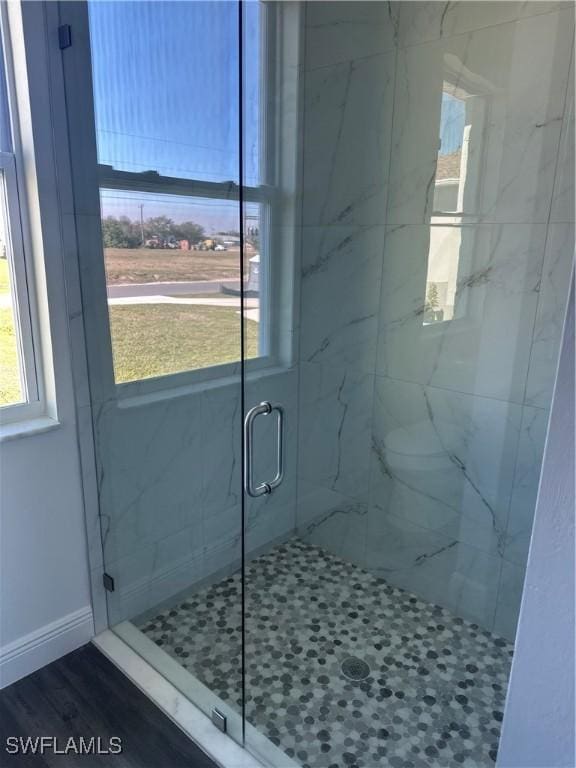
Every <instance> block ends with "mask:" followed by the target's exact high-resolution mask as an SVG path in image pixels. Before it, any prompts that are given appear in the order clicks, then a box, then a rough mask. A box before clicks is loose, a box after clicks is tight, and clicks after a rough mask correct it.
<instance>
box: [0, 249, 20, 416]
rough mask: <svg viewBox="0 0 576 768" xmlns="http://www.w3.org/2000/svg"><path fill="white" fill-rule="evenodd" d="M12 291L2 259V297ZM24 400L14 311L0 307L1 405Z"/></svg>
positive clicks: (0, 275)
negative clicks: (19, 372) (19, 370)
mask: <svg viewBox="0 0 576 768" xmlns="http://www.w3.org/2000/svg"><path fill="white" fill-rule="evenodd" d="M9 291H10V287H9V284H8V262H7V261H6V259H0V296H6V295H7V294H8V293H9ZM20 400H22V391H21V389H20V376H19V374H18V348H17V346H16V334H15V332H14V320H13V317H12V309H11V308H8V307H0V405H5V404H7V403H17V402H19V401H20Z"/></svg>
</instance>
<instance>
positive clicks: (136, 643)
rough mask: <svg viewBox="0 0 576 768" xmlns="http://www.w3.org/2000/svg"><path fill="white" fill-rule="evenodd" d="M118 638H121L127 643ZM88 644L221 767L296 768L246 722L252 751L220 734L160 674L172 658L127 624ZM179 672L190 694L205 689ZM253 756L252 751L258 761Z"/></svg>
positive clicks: (165, 676)
mask: <svg viewBox="0 0 576 768" xmlns="http://www.w3.org/2000/svg"><path fill="white" fill-rule="evenodd" d="M117 632H118V634H117ZM120 635H124V636H125V637H126V638H127V640H128V641H129V643H130V644H129V643H128V642H127V641H126V640H124V639H122V637H121V636H120ZM92 642H93V643H94V645H95V646H96V647H97V648H98V649H99V650H100V651H101V652H102V653H103V654H104V655H105V656H106V657H107V658H108V659H109V660H110V661H111V662H112V663H113V664H114V665H115V666H116V667H118V669H119V670H120V671H121V672H123V673H124V674H125V675H126V677H127V678H128V679H129V680H131V682H132V683H134V685H136V687H137V688H139V689H140V690H141V691H142V692H143V693H144V694H145V695H146V696H148V698H149V699H150V700H151V701H153V702H154V704H156V706H157V707H158V708H159V709H160V710H161V711H162V712H163V713H164V714H165V715H166V716H167V717H169V718H170V720H172V722H174V723H175V724H176V725H177V726H178V727H179V728H181V729H182V730H183V731H184V733H186V734H187V735H188V737H189V738H190V739H192V741H194V742H195V743H196V744H197V745H198V746H199V747H200V748H201V749H202V750H203V751H204V752H205V753H206V754H207V755H208V756H209V757H210V758H211V759H212V760H213V761H214V762H215V763H217V764H218V765H219V766H221V768H272V767H273V768H297V763H295V762H294V761H293V760H291V759H290V758H289V757H288V756H287V755H286V754H285V753H284V752H283V751H282V750H280V749H278V747H276V746H275V745H274V744H272V742H271V741H269V740H268V739H267V738H266V737H265V736H263V735H262V734H261V733H259V732H258V731H257V730H256V728H254V726H252V725H250V723H246V741H247V743H248V744H250V746H251V749H252V751H249V750H248V749H246V748H244V747H242V746H241V745H240V744H239V743H237V742H236V741H234V739H233V738H231V736H229V735H227V734H225V733H222V732H221V731H220V730H218V728H216V726H215V725H214V724H213V723H212V721H211V720H210V718H209V717H208V716H207V715H206V714H205V713H204V712H203V711H202V710H201V709H199V708H198V707H197V706H196V705H195V704H193V702H192V701H191V699H190V698H189V697H188V696H186V695H185V694H184V693H182V691H180V690H178V688H176V686H175V685H173V684H172V683H171V682H170V681H169V679H167V678H168V677H169V676H170V674H162V673H163V672H166V673H169V672H170V671H171V670H168V669H167V670H164V669H163V666H164V664H165V663H166V662H167V661H168V662H170V661H171V659H169V657H167V656H166V654H164V653H163V651H162V650H161V649H160V648H158V647H157V646H155V645H154V644H153V643H151V642H150V641H149V640H148V639H147V638H146V637H144V635H143V634H142V633H141V632H140V631H139V630H138V629H137V628H136V627H135V626H134V625H133V624H131V623H130V622H122V624H121V625H118V626H117V627H115V629H114V631H112V630H110V629H106V630H104V632H101V633H100V634H99V635H97V636H96V637H95V638H94V639H93V640H92ZM140 646H141V647H140ZM154 648H156V650H157V651H158V654H157V655H156V654H154V658H153V664H152V663H149V662H148V661H147V660H146V657H149V654H150V652H152V653H153V652H154ZM135 649H138V650H139V651H140V652H138V650H135ZM158 670H161V671H158ZM180 673H181V674H183V675H184V676H185V677H187V678H189V679H187V680H186V683H187V685H186V686H184V687H190V688H191V689H192V690H195V689H196V688H197V687H198V686H200V687H202V688H204V686H202V684H201V683H198V681H197V680H196V679H195V678H194V677H193V676H192V675H191V674H190V673H189V672H187V671H186V670H185V669H183V668H182V667H180ZM252 752H256V753H257V754H258V757H256V756H255V754H253V753H252Z"/></svg>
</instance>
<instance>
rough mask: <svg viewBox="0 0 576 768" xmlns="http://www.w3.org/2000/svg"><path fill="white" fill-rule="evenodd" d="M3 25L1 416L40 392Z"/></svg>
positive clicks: (8, 416)
mask: <svg viewBox="0 0 576 768" xmlns="http://www.w3.org/2000/svg"><path fill="white" fill-rule="evenodd" d="M4 29H5V27H4V25H3V26H2V36H1V40H0V409H1V419H2V421H3V422H6V421H16V420H20V419H22V418H24V417H25V416H30V415H37V414H36V413H35V411H39V407H40V402H39V392H38V380H37V375H36V366H35V361H34V349H33V343H32V322H31V317H30V305H29V298H28V283H29V281H28V279H27V274H26V264H25V260H24V245H23V237H22V222H21V212H20V203H19V193H18V185H17V175H16V156H15V150H14V142H15V139H14V132H13V130H12V121H11V115H10V110H9V96H8V94H9V81H8V79H7V75H6V73H7V72H9V71H10V68H9V62H8V61H7V59H6V56H5V53H6V50H7V45H6V38H5V32H4Z"/></svg>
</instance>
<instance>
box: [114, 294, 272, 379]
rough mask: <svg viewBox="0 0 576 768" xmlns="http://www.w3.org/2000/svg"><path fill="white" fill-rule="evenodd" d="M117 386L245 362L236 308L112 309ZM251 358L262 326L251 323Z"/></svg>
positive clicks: (163, 306) (157, 306)
mask: <svg viewBox="0 0 576 768" xmlns="http://www.w3.org/2000/svg"><path fill="white" fill-rule="evenodd" d="M110 323H111V331H112V347H113V350H114V370H115V374H116V381H117V382H118V383H120V382H124V381H134V380H136V379H146V378H149V377H151V376H161V375H163V374H167V373H176V372H178V371H186V370H192V369H195V368H205V367H207V366H209V365H218V364H221V363H229V362H234V361H235V360H238V359H239V357H240V315H239V314H238V312H237V310H236V309H235V308H234V307H209V306H207V307H203V306H194V305H192V306H191V305H186V304H146V305H138V304H135V305H128V306H112V307H110ZM245 327H246V329H247V355H248V356H249V357H255V356H256V355H257V353H258V323H256V322H254V321H253V320H246V321H245Z"/></svg>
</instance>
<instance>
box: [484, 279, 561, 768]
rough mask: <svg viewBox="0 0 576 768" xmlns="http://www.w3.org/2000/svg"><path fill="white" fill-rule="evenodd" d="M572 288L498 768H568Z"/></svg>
mask: <svg viewBox="0 0 576 768" xmlns="http://www.w3.org/2000/svg"><path fill="white" fill-rule="evenodd" d="M574 532H575V531H574V283H572V294H571V298H570V304H569V310H568V315H567V319H566V326H565V331H564V340H563V343H562V354H561V359H560V366H559V369H558V378H557V381H556V389H555V393H554V401H553V404H552V415H551V418H550V427H549V432H548V439H547V444H546V451H545V456H544V466H543V470H542V479H541V482H540V490H539V494H538V503H537V506H536V516H535V521H534V532H533V535H532V542H531V546H530V555H529V558H528V569H527V572H526V581H525V585H524V595H523V599H522V608H521V611H520V621H519V627H518V635H517V639H516V653H515V656H514V662H513V664H512V674H511V677H510V687H509V689H508V699H507V702H506V711H505V715H504V724H503V731H502V739H501V742H500V752H499V756H498V766H499V768H573V766H574V765H576V751H575V729H574V717H575V710H574V673H575V662H574V655H575V637H574V624H575V616H574V567H575V562H574Z"/></svg>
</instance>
